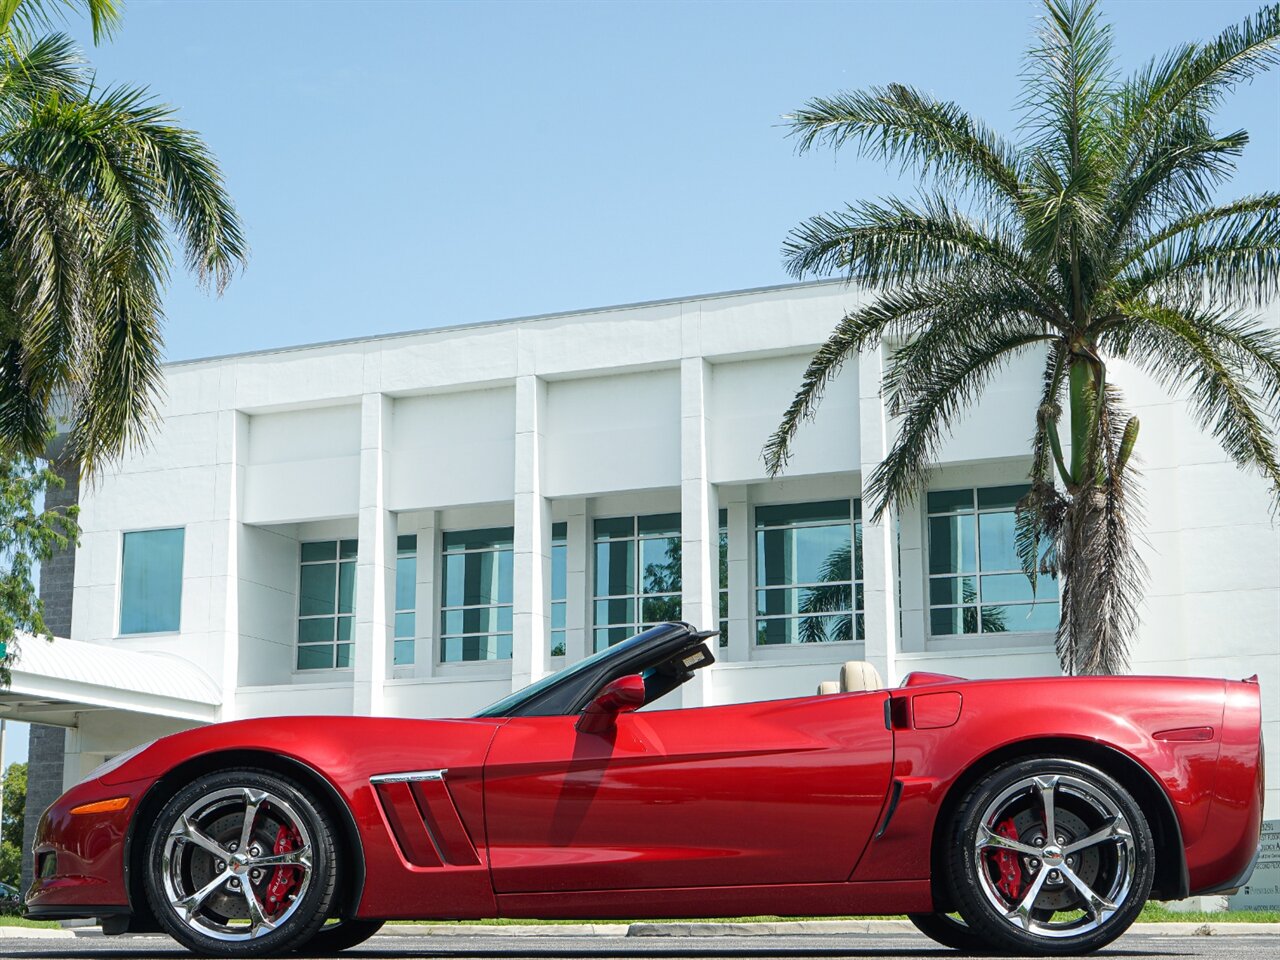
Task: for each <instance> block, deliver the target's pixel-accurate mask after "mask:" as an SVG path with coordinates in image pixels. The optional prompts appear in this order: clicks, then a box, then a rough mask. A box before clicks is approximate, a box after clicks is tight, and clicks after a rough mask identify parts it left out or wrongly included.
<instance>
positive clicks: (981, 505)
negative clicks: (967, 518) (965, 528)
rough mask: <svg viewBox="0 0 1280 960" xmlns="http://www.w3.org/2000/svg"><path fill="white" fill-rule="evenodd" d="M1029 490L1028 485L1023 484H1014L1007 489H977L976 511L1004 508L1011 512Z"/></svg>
mask: <svg viewBox="0 0 1280 960" xmlns="http://www.w3.org/2000/svg"><path fill="white" fill-rule="evenodd" d="M1030 489H1031V487H1030V485H1029V484H1025V483H1015V484H1013V485H1012V486H1007V487H979V488H978V509H979V510H991V509H1001V508H1005V509H1009V510H1012V509H1013V508H1014V507H1016V506H1017V505H1018V501H1019V500H1021V499H1022V498H1023V497H1024V496H1026V493H1027V491H1028V490H1030Z"/></svg>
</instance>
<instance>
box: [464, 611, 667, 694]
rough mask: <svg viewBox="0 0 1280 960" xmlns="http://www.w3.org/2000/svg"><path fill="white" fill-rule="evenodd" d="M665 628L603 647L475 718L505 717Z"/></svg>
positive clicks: (663, 626)
mask: <svg viewBox="0 0 1280 960" xmlns="http://www.w3.org/2000/svg"><path fill="white" fill-rule="evenodd" d="M667 626H669V625H667V624H664V625H662V626H661V627H655V628H653V629H650V630H646V631H645V632H644V633H638V634H636V635H635V636H634V637H630V638H628V639H626V640H623V641H622V642H621V643H615V644H614V645H613V646H612V647H605V648H604V649H603V650H601V651H600V652H599V653H593V654H592V655H591V656H589V657H587V659H585V660H579V661H578V662H577V663H575V664H574V665H573V666H571V667H565V668H564V669H563V670H561V671H559V672H558V673H552V674H549V675H547V676H545V677H543V678H542V679H541V680H537V681H534V682H533V683H531V684H529V685H528V686H527V687H521V688H520V689H519V690H517V691H516V692H515V693H513V694H511V695H510V696H507V697H503V698H502V699H501V700H499V701H498V702H497V703H491V704H490V705H489V706H487V707H485V708H484V709H483V710H481V711H480V712H479V713H477V714H476V716H477V717H505V716H507V715H508V714H509V713H510V712H511V710H512V709H513V708H515V707H516V706H518V705H519V704H521V703H524V702H525V701H526V700H528V699H530V698H531V697H536V696H537V695H538V694H540V693H541V692H542V691H544V690H546V689H548V688H549V687H553V686H555V685H556V684H558V683H562V682H564V681H566V680H568V679H569V678H570V677H576V676H577V675H578V674H580V673H583V672H585V671H587V670H591V669H594V668H595V667H596V666H598V665H599V664H600V662H601V661H602V660H607V659H608V658H610V657H617V656H621V655H623V654H625V653H626V652H627V651H628V650H631V649H633V648H634V647H637V646H639V645H640V644H641V643H644V642H646V641H647V640H648V639H649V636H650V634H651V633H653V632H654V630H665V629H666V627H667Z"/></svg>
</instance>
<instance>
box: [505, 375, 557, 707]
mask: <svg viewBox="0 0 1280 960" xmlns="http://www.w3.org/2000/svg"><path fill="white" fill-rule="evenodd" d="M546 404H547V385H546V383H545V382H544V381H542V380H540V379H538V378H537V377H536V376H534V375H533V374H526V375H523V376H520V377H517V378H516V436H515V444H516V473H515V544H514V549H513V556H512V573H513V576H514V581H515V582H514V583H513V584H512V627H513V632H512V637H511V688H512V689H513V690H519V689H521V688H522V687H526V686H528V685H529V684H530V683H532V682H533V681H535V680H537V679H539V678H541V677H542V676H544V675H545V674H546V670H547V662H548V661H547V657H548V651H549V649H550V634H551V616H550V613H551V611H550V597H551V504H550V502H549V501H548V500H547V499H546V497H544V496H543V495H542V430H543V421H544V419H545V417H546Z"/></svg>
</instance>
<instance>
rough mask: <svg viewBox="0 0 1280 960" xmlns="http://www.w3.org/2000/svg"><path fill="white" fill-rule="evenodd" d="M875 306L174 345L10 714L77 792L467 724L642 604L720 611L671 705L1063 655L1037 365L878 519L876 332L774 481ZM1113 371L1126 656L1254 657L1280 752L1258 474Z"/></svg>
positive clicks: (9, 697)
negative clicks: (331, 730)
mask: <svg viewBox="0 0 1280 960" xmlns="http://www.w3.org/2000/svg"><path fill="white" fill-rule="evenodd" d="M858 297H859V294H858V293H857V291H855V290H851V289H850V288H847V287H845V286H844V285H842V284H840V283H812V284H799V285H791V286H782V287H773V288H766V289H759V290H748V291H741V292H734V293H725V294H714V295H710V296H703V297H691V298H687V299H679V300H669V301H662V302H657V303H646V304H638V305H632V306H623V307H612V308H606V309H601V310H592V311H586V312H581V313H573V314H566V315H554V316H544V317H532V318H526V319H518V320H508V321H500V322H495V323H486V324H477V325H472V326H465V327H453V328H440V329H434V330H428V331H423V332H419V333H408V334H394V335H389V336H382V337H367V338H360V339H353V340H349V341H343V342H339V343H329V344H317V345H313V346H304V347H297V348H288V349H282V350H271V351H263V352H258V353H248V354H241V355H235V356H228V357H215V358H210V359H207V360H197V361H191V362H183V363H175V364H171V365H169V366H168V367H167V370H166V376H167V381H168V398H167V400H166V402H165V403H164V405H163V408H162V412H163V419H162V421H161V422H160V423H159V424H158V426H157V428H156V429H155V432H154V438H153V442H152V444H151V446H150V448H149V449H148V450H147V451H146V452H144V453H141V454H138V455H135V456H131V457H129V458H127V459H126V460H125V461H124V462H123V463H122V464H121V465H120V466H119V468H118V469H116V470H113V471H111V472H110V473H109V474H108V475H106V476H104V477H102V478H101V479H100V480H99V481H97V482H96V483H95V484H94V485H93V486H92V487H91V488H85V489H82V490H81V491H80V503H81V507H82V513H81V517H80V521H81V524H82V526H83V531H84V532H83V537H82V540H81V544H80V547H79V549H78V551H77V552H76V554H75V557H74V593H73V603H72V606H71V613H70V637H71V639H72V642H71V643H66V642H64V641H59V642H57V643H54V644H53V645H51V646H48V647H46V646H44V645H39V650H38V652H37V651H36V650H34V649H32V648H33V644H31V643H30V642H29V643H28V645H27V646H28V649H29V652H27V653H24V654H23V659H22V661H20V662H19V664H18V667H17V669H16V670H15V671H14V683H13V688H12V690H11V691H9V692H7V693H3V694H0V704H3V705H7V707H8V710H9V713H8V715H9V716H11V717H15V718H18V719H32V720H35V721H37V722H43V723H56V724H59V725H62V726H64V727H65V728H66V730H67V736H66V739H65V751H66V760H65V767H64V779H65V781H66V782H67V783H71V782H74V781H75V780H77V779H78V778H79V777H80V776H81V775H82V774H83V773H85V772H87V771H88V770H89V769H91V768H92V767H93V766H94V765H96V764H97V763H98V762H100V761H101V760H102V759H103V758H104V757H106V756H109V755H112V754H114V753H117V752H119V751H121V750H122V749H124V748H127V747H129V746H131V745H133V744H134V743H136V742H139V741H141V740H144V739H148V738H151V737H154V736H157V735H160V734H163V733H167V732H169V731H172V730H175V729H178V728H181V727H185V726H190V725H192V724H196V723H203V722H208V721H212V720H218V719H221V720H227V719H232V718H239V717H250V716H264V715H275V714H303V713H305V714H350V713H356V714H388V715H397V716H409V717H431V716H449V715H460V714H466V713H469V712H472V711H474V710H476V709H477V708H479V707H481V706H483V705H484V704H486V703H487V702H490V701H493V700H496V699H498V698H499V697H501V696H503V695H505V694H506V693H508V692H509V691H511V690H512V688H518V687H520V686H522V685H524V684H526V683H528V682H529V681H530V680H531V679H532V678H536V677H538V676H540V675H542V674H544V673H546V672H547V671H551V670H555V669H557V668H559V667H560V666H561V665H563V664H565V663H569V662H572V661H574V660H576V659H579V658H581V657H582V656H584V655H585V654H586V653H587V652H588V651H590V650H593V649H595V648H596V645H597V644H598V643H604V642H607V641H608V639H610V638H612V637H619V636H624V635H628V634H629V633H630V632H632V631H634V630H635V629H636V628H637V627H638V625H640V624H643V623H645V622H649V621H650V620H656V619H670V618H675V617H679V618H682V619H685V620H688V621H691V622H693V623H695V624H697V625H699V626H703V627H711V628H713V627H715V626H716V625H717V624H720V625H721V626H722V628H723V640H722V643H721V646H720V648H719V651H718V658H719V662H718V663H717V664H716V665H715V666H714V667H712V668H710V669H707V670H705V671H702V672H700V674H699V676H698V679H697V680H695V681H694V682H692V683H691V684H689V685H687V686H685V687H684V688H682V689H681V691H680V692H679V693H678V694H675V695H673V696H681V697H682V698H683V700H682V703H683V705H685V706H690V705H695V704H700V703H701V704H709V703H724V702H730V701H736V700H746V699H752V698H778V697H785V696H792V695H800V694H805V693H808V692H811V691H812V690H813V689H814V688H815V686H816V684H817V683H818V682H819V681H820V680H824V679H830V678H833V677H834V676H835V674H836V672H837V670H838V665H839V664H840V663H842V662H843V661H845V660H848V659H854V658H865V659H867V660H870V661H872V662H873V663H874V664H875V665H876V666H877V667H878V668H879V669H880V671H881V673H882V674H884V675H885V676H886V677H887V678H888V680H889V681H890V682H895V681H897V680H898V679H900V678H901V677H902V676H903V675H904V674H905V673H907V672H909V671H911V670H916V669H925V670H932V671H938V672H945V673H954V674H959V675H961V676H968V677H986V676H1018V675H1030V674H1045V673H1053V672H1056V671H1057V661H1056V659H1055V656H1054V652H1053V638H1052V627H1053V625H1054V623H1055V622H1056V617H1057V604H1056V599H1055V595H1054V593H1053V591H1052V589H1050V591H1049V593H1048V594H1046V593H1045V592H1044V591H1043V590H1042V591H1041V593H1040V597H1039V601H1038V602H1037V603H1035V604H1034V605H1032V604H1030V603H1026V602H1024V601H1029V600H1030V595H1029V591H1028V586H1027V583H1026V580H1025V578H1022V577H1021V576H1020V575H1019V574H1018V573H1017V568H1018V565H1017V562H1016V559H1015V558H1014V556H1013V553H1012V542H1011V517H1012V512H1011V511H1012V503H1013V502H1014V501H1015V500H1016V499H1017V497H1018V495H1019V494H1020V492H1021V491H1020V490H1019V489H1018V485H1020V484H1022V483H1023V482H1024V480H1025V478H1026V475H1027V470H1028V466H1029V458H1028V451H1029V439H1030V435H1031V432H1032V424H1033V417H1034V410H1035V406H1036V403H1037V392H1038V391H1037V388H1038V379H1039V369H1040V359H1039V357H1028V358H1027V360H1026V362H1025V363H1020V364H1015V365H1014V366H1013V367H1011V368H1009V369H1008V371H1007V372H1006V373H1005V374H1004V375H1002V376H1001V377H1000V378H999V381H998V383H997V384H996V385H995V386H994V387H993V388H992V389H990V390H989V391H988V392H987V394H986V396H985V398H984V400H983V402H982V404H981V407H980V409H978V410H977V411H975V413H974V415H973V416H972V418H971V419H970V420H969V421H968V422H967V423H966V424H965V425H964V426H963V427H962V428H961V429H960V430H958V431H957V433H956V434H955V436H954V437H953V438H952V439H951V441H950V442H949V443H948V445H947V447H946V450H945V453H944V455H943V456H942V458H941V462H940V463H939V464H938V468H937V470H936V472H935V474H934V476H933V479H932V481H931V484H930V494H929V496H928V497H927V498H924V499H923V500H922V502H920V503H918V504H917V505H915V506H914V507H912V508H911V509H909V510H906V511H904V512H903V513H902V514H901V515H899V516H897V517H896V518H893V519H892V520H891V521H890V522H889V523H887V524H883V525H880V524H872V523H870V522H869V521H868V520H867V519H865V518H864V517H863V515H862V513H861V511H860V503H859V492H860V484H861V480H862V478H863V477H866V476H868V475H869V472H870V471H871V470H872V469H873V468H874V467H875V465H876V464H877V462H878V461H879V460H880V459H881V457H882V455H883V453H884V451H885V449H886V443H887V431H891V430H892V423H891V422H887V421H886V416H885V411H884V407H883V405H882V403H881V400H880V397H879V393H880V371H881V357H880V356H879V355H876V354H871V355H866V356H862V357H860V358H858V359H857V361H856V362H854V361H851V362H850V363H849V364H847V366H846V368H845V370H844V371H843V373H842V375H841V376H840V378H839V379H838V380H837V382H836V383H835V384H834V385H833V386H832V387H831V389H830V390H829V391H828V395H827V397H826V399H825V401H824V402H823V404H822V408H821V411H820V414H819V416H818V418H817V420H816V421H815V422H813V423H811V424H809V425H807V426H806V427H805V428H804V429H803V430H802V433H801V435H800V437H799V442H798V444H797V447H796V454H795V457H794V460H793V461H792V463H791V465H790V467H789V469H788V471H787V473H786V475H785V477H784V478H782V479H779V480H770V479H768V478H767V477H766V475H765V472H764V469H763V466H762V461H761V457H760V450H761V446H762V444H763V443H764V441H765V439H766V437H767V436H768V434H769V433H770V432H771V431H772V430H773V428H774V427H775V425H776V424H777V422H778V419H779V417H780V415H781V413H782V412H783V410H784V409H785V408H786V406H787V403H788V402H789V400H790V399H791V397H792V395H793V393H794V390H795V388H796V386H797V384H798V382H799V379H800V375H801V373H802V371H803V369H804V367H805V365H806V363H807V361H808V359H809V357H810V355H811V354H812V352H813V350H814V348H815V347H816V346H817V345H818V344H819V343H821V342H822V341H823V340H824V339H825V337H826V335H827V334H828V333H829V331H830V330H831V328H832V326H833V324H834V323H835V321H836V320H837V319H838V318H839V317H840V316H841V315H842V313H843V312H844V311H846V310H847V309H849V308H850V307H851V306H853V305H854V304H855V303H856V302H857V300H858ZM1111 379H1112V382H1115V383H1118V384H1120V385H1121V386H1122V387H1123V388H1124V390H1125V392H1126V397H1127V400H1128V403H1129V405H1130V406H1131V407H1132V408H1133V409H1134V411H1135V412H1136V413H1137V414H1138V415H1139V416H1140V417H1141V418H1142V424H1143V429H1142V436H1141V439H1140V441H1139V447H1138V455H1139V456H1140V458H1141V460H1142V469H1143V473H1144V477H1145V481H1144V482H1145V500H1146V521H1145V532H1146V546H1145V548H1144V550H1145V556H1146V560H1147V562H1148V564H1149V566H1150V572H1151V577H1150V589H1149V591H1148V595H1147V599H1146V602H1145V605H1144V608H1143V626H1142V630H1141V633H1140V636H1139V639H1138V643H1137V645H1136V648H1135V650H1134V652H1133V668H1134V670H1135V671H1136V672H1145V673H1158V674H1198V675H1208V676H1221V677H1230V678H1241V677H1247V676H1249V675H1251V674H1254V673H1257V674H1260V676H1261V680H1262V684H1263V686H1262V690H1263V697H1264V727H1265V736H1266V742H1267V745H1268V751H1269V757H1268V762H1269V764H1270V766H1271V769H1273V770H1280V756H1278V755H1277V752H1276V751H1277V749H1278V748H1280V530H1278V529H1277V527H1276V526H1274V525H1273V524H1272V523H1271V520H1270V517H1269V512H1268V499H1267V492H1266V487H1265V484H1264V483H1263V482H1262V480H1261V479H1260V478H1258V477H1255V476H1248V475H1245V474H1242V473H1241V472H1239V471H1238V470H1236V468H1235V467H1233V466H1232V465H1231V464H1230V463H1229V462H1228V461H1227V459H1226V457H1225V455H1224V454H1223V453H1222V451H1221V450H1220V448H1219V447H1218V446H1217V444H1216V443H1215V441H1214V440H1213V439H1212V437H1210V436H1207V435H1205V434H1203V433H1202V432H1200V431H1199V430H1198V429H1197V428H1196V427H1195V425H1194V423H1193V421H1192V420H1191V418H1189V417H1188V416H1187V415H1186V412H1185V407H1184V405H1183V404H1182V403H1181V402H1177V401H1174V400H1172V399H1171V398H1169V397H1168V396H1166V395H1165V394H1163V393H1162V392H1161V391H1159V390H1158V389H1157V388H1155V387H1154V386H1153V385H1152V384H1151V383H1150V382H1149V381H1147V380H1146V379H1145V378H1144V377H1142V376H1141V375H1140V374H1138V373H1137V372H1136V371H1134V370H1132V369H1129V368H1125V367H1123V366H1122V365H1119V364H1116V365H1114V367H1113V372H1112V374H1111ZM975 533H976V542H975ZM895 539H896V549H895ZM855 540H858V541H859V546H858V547H855V548H854V553H855V554H860V558H859V561H858V562H855V563H854V565H853V568H852V569H851V568H850V564H849V560H848V555H849V554H848V551H849V548H850V547H851V546H853V543H854V541H855ZM842 545H843V547H844V548H845V552H844V554H843V556H842V555H841V553H840V547H841V546H842ZM69 576H70V574H69V572H68V578H69ZM805 585H808V589H806V588H805ZM816 606H823V608H824V610H825V611H826V613H827V614H828V615H827V616H826V617H825V618H824V619H812V618H810V619H809V620H806V619H805V618H804V617H802V616H798V614H802V613H804V612H810V613H812V612H813V610H814V608H815V607H816ZM805 639H808V640H816V641H819V642H795V641H799V640H805ZM104 651H109V652H110V655H109V656H106V655H102V654H103V652H104ZM124 653H128V654H129V656H123V655H122V654H124ZM33 758H34V757H33ZM55 792H56V791H55ZM37 812H38V807H37ZM1267 816H1268V817H1270V818H1274V817H1277V816H1280V785H1278V786H1277V787H1273V788H1271V789H1270V790H1269V791H1268V794H1267Z"/></svg>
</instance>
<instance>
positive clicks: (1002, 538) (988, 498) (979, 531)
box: [928, 484, 1058, 637]
mask: <svg viewBox="0 0 1280 960" xmlns="http://www.w3.org/2000/svg"><path fill="white" fill-rule="evenodd" d="M1027 489H1028V488H1027V486H1026V485H1025V484H1015V485H1013V486H1005V487H980V488H978V489H974V488H971V487H969V488H965V489H963V490H931V491H930V492H929V496H928V510H929V520H928V523H929V633H930V634H931V635H932V636H935V637H951V636H962V635H965V634H981V633H1043V632H1047V631H1052V630H1054V629H1056V628H1057V626H1058V583H1057V580H1056V579H1054V578H1052V577H1042V578H1040V580H1039V585H1038V596H1037V597H1032V594H1031V582H1030V581H1029V580H1028V579H1027V577H1026V574H1024V573H1023V572H1022V563H1021V561H1020V560H1019V559H1018V552H1017V549H1016V546H1015V537H1014V507H1015V505H1016V504H1017V502H1018V501H1019V500H1020V499H1021V498H1022V496H1023V494H1025V493H1026V492H1027ZM1037 601H1038V602H1037Z"/></svg>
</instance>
